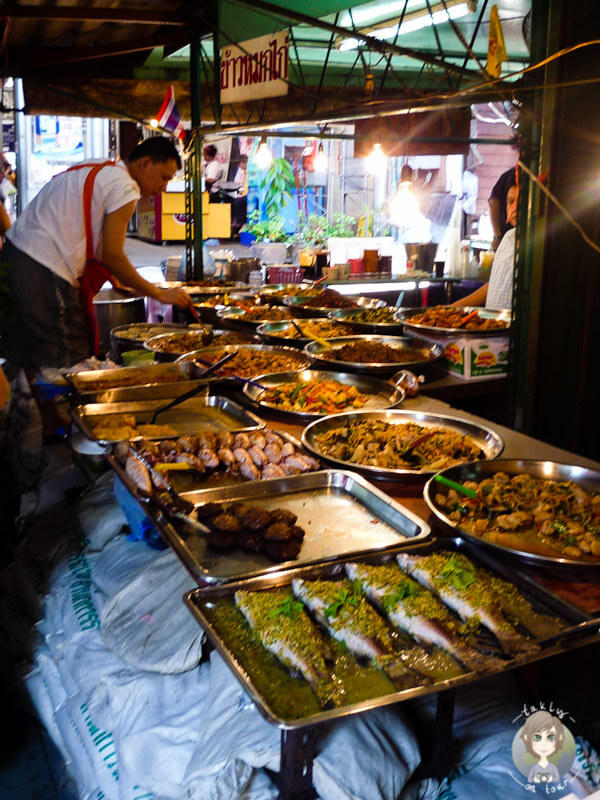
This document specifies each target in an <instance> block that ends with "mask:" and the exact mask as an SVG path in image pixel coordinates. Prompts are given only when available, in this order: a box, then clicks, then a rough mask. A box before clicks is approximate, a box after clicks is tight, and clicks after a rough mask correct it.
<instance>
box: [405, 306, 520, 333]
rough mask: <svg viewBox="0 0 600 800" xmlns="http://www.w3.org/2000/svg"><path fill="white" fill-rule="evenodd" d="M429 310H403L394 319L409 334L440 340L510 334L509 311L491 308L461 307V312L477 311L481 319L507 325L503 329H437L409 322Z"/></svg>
mask: <svg viewBox="0 0 600 800" xmlns="http://www.w3.org/2000/svg"><path fill="white" fill-rule="evenodd" d="M428 310H429V309H428V308H426V307H424V308H410V309H403V310H400V311H398V312H397V313H396V314H395V317H396V319H397V320H398V322H401V323H402V325H403V326H404V328H405V329H406V330H408V331H410V332H411V333H414V334H416V335H417V336H419V334H421V335H426V336H438V337H440V338H444V339H447V338H449V337H453V338H457V337H461V338H467V339H478V338H480V337H482V336H484V337H488V336H507V335H508V334H509V333H510V325H511V314H510V311H507V310H498V311H496V310H494V309H491V308H481V307H479V306H463V307H462V309H461V310H462V311H465V312H467V313H469V312H470V311H477V313H478V314H479V316H480V317H481V318H482V319H496V320H503V321H504V322H506V323H507V325H506V327H505V328H492V329H487V328H471V330H465V329H464V328H438V327H434V326H433V325H422V324H420V323H418V322H411V321H410V320H411V318H412V317H414V316H416V315H417V314H424V313H425V311H428Z"/></svg>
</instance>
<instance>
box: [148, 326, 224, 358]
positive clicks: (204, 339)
mask: <svg viewBox="0 0 600 800" xmlns="http://www.w3.org/2000/svg"><path fill="white" fill-rule="evenodd" d="M190 336H192V337H193V336H195V337H196V339H197V342H196V344H195V345H194V346H193V347H190V346H184V345H183V344H182V345H181V346H180V347H179V349H178V350H177V351H175V352H166V351H164V350H159V349H158V348H159V346H160V345H161V344H162V343H163V342H167V341H173V342H178V341H179V342H183V341H185V339H187V338H188V337H190ZM212 338H213V333H212V328H211V327H210V326H209V325H205V326H203V329H202V330H188V329H186V330H184V331H182V332H177V331H171V332H170V333H161V334H160V335H159V336H153V337H152V338H151V339H146V341H145V342H144V349H145V350H150V352H152V353H155V358H156V360H157V361H159V362H162V363H164V362H165V361H177V359H178V358H179V356H182V355H184V354H185V353H191V351H192V350H198V349H199V348H200V347H203V346H208V345H210V343H211V342H212Z"/></svg>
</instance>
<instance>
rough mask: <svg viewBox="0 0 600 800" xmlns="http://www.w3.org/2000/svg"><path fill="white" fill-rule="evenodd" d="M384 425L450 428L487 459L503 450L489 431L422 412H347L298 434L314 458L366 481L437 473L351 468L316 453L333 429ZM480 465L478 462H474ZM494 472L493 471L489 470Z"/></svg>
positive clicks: (464, 422) (313, 424)
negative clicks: (322, 438)
mask: <svg viewBox="0 0 600 800" xmlns="http://www.w3.org/2000/svg"><path fill="white" fill-rule="evenodd" d="M365 421H367V422H369V421H373V422H379V421H381V422H388V423H390V424H392V425H401V424H406V423H409V422H415V423H417V424H419V425H422V426H423V427H443V428H451V429H453V430H455V431H457V432H458V433H461V434H463V435H466V436H471V437H472V438H473V439H474V440H475V441H476V442H477V444H478V445H479V447H480V448H481V449H482V450H483V452H484V453H485V456H486V458H487V459H493V458H497V457H498V456H499V455H500V454H501V453H502V451H503V450H504V441H503V440H502V438H501V437H500V436H499V435H498V434H497V433H496V432H495V431H493V430H491V428H486V427H484V426H483V425H478V424H476V423H474V422H469V420H466V419H461V418H460V417H451V416H448V415H446V414H432V413H428V412H425V411H404V410H395V409H390V410H389V411H350V412H346V413H344V414H337V415H335V416H330V417H324V418H323V419H320V420H317V421H316V422H313V423H312V424H311V425H308V426H307V427H306V428H305V429H304V431H303V432H302V444H303V445H304V446H305V447H306V449H307V450H310V452H311V453H314V454H315V455H316V456H317V457H318V458H321V459H323V461H327V462H329V463H330V464H334V465H335V466H336V467H341V468H342V469H353V470H356V471H357V472H360V473H361V474H362V475H365V476H366V477H367V478H372V479H375V478H377V479H380V480H393V481H397V480H403V479H406V478H408V477H411V476H412V477H416V478H423V477H426V476H429V475H432V474H433V473H434V472H439V470H434V469H429V470H428V469H424V470H416V469H414V470H411V469H386V468H384V467H371V466H368V465H366V464H355V463H354V462H353V461H342V460H341V459H337V458H333V457H332V456H327V455H325V454H323V453H321V452H320V450H319V447H318V445H317V442H316V437H317V436H318V435H319V434H322V433H325V432H327V431H330V430H332V429H334V428H341V427H343V426H344V425H345V424H347V423H350V422H365ZM477 463H482V462H477ZM491 468H492V469H494V470H496V469H497V467H496V466H493V467H491Z"/></svg>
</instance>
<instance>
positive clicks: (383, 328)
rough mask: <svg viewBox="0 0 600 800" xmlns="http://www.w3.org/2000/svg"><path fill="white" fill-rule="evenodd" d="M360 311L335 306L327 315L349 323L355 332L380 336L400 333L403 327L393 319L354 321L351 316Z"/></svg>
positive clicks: (360, 310)
mask: <svg viewBox="0 0 600 800" xmlns="http://www.w3.org/2000/svg"><path fill="white" fill-rule="evenodd" d="M398 310H399V309H398ZM362 311H364V309H363V308H336V309H335V310H334V311H331V310H330V311H329V314H327V317H328V318H329V319H332V320H334V321H336V322H343V323H345V324H347V325H351V326H352V330H354V331H356V333H375V334H379V335H380V336H401V335H402V333H403V331H404V328H403V326H402V324H401V323H399V322H397V321H395V320H394V321H393V322H356V321H355V320H354V319H353V318H354V317H356V316H357V315H358V314H360V313H361V312H362ZM392 311H393V309H392Z"/></svg>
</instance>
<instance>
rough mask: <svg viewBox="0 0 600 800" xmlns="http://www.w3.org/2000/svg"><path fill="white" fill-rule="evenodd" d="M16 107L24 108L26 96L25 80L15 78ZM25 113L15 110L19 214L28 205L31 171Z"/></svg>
mask: <svg viewBox="0 0 600 800" xmlns="http://www.w3.org/2000/svg"><path fill="white" fill-rule="evenodd" d="M14 98H15V108H17V109H18V108H23V107H24V105H25V96H24V93H23V81H22V79H21V78H15V89H14ZM25 126H26V121H25V114H23V112H22V111H15V138H16V145H15V146H16V150H17V207H16V212H17V216H18V215H19V214H20V213H21V211H23V209H24V208H25V206H26V205H27V201H28V199H29V198H28V197H27V180H28V173H29V154H28V151H27V138H26V132H25Z"/></svg>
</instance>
